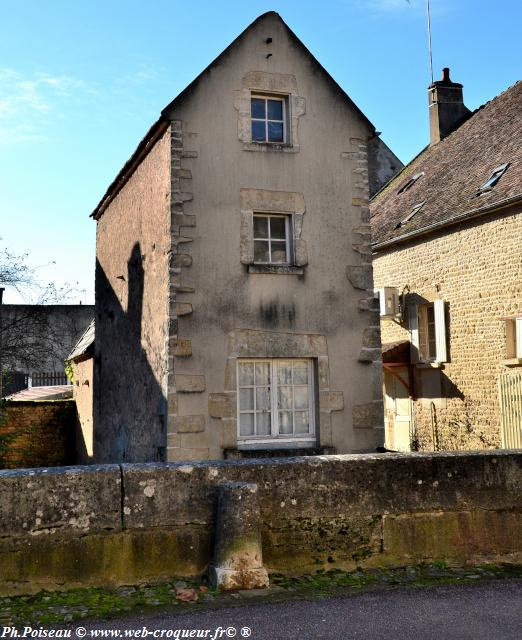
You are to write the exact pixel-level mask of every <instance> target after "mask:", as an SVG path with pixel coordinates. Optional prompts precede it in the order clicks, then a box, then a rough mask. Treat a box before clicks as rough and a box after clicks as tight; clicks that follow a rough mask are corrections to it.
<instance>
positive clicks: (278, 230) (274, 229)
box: [270, 218, 286, 240]
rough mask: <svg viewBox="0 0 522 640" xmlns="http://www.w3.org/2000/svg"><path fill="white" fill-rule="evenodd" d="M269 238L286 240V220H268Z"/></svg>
mask: <svg viewBox="0 0 522 640" xmlns="http://www.w3.org/2000/svg"><path fill="white" fill-rule="evenodd" d="M270 236H271V237H272V238H275V239H280V240H284V239H285V238H286V218H270Z"/></svg>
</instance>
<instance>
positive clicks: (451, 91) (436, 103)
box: [428, 67, 471, 146]
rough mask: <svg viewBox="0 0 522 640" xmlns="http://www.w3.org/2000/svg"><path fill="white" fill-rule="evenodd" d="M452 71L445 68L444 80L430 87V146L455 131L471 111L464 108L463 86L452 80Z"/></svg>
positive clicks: (443, 71) (443, 72)
mask: <svg viewBox="0 0 522 640" xmlns="http://www.w3.org/2000/svg"><path fill="white" fill-rule="evenodd" d="M449 72H450V70H449V69H448V67H444V69H443V70H442V80H437V81H436V82H434V83H433V84H432V85H431V86H429V87H428V104H429V110H430V146H433V145H434V144H437V142H440V141H441V140H442V139H443V138H445V137H446V136H448V135H449V134H450V133H451V132H452V131H455V129H457V127H459V126H460V125H461V124H462V123H463V122H464V120H466V119H467V116H468V115H469V114H470V113H471V111H470V110H469V109H468V108H467V107H465V106H464V99H463V97H462V85H461V84H459V83H458V82H452V81H451V80H450V73H449Z"/></svg>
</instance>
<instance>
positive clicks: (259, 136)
mask: <svg viewBox="0 0 522 640" xmlns="http://www.w3.org/2000/svg"><path fill="white" fill-rule="evenodd" d="M252 140H256V141H258V142H259V141H261V142H265V141H266V133H265V121H264V120H252Z"/></svg>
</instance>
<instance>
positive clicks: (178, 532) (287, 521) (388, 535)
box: [0, 451, 522, 594]
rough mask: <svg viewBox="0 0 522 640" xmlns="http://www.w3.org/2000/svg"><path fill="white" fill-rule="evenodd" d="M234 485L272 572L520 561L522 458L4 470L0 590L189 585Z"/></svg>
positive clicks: (521, 454) (496, 455)
mask: <svg viewBox="0 0 522 640" xmlns="http://www.w3.org/2000/svg"><path fill="white" fill-rule="evenodd" d="M230 482H232V483H237V482H240V483H254V484H256V485H257V487H258V495H259V505H260V519H261V531H262V553H263V564H264V566H265V567H266V568H267V569H268V571H269V573H270V572H271V571H276V572H284V573H289V574H291V573H296V574H305V573H313V572H315V571H317V570H318V569H332V568H340V569H348V570H349V569H354V568H355V567H357V566H362V567H389V566H403V565H408V564H418V563H420V562H432V561H435V560H445V561H446V562H449V563H465V562H468V561H474V562H482V561H490V562H514V563H522V451H509V452H507V451H488V452H474V453H433V454H404V455H396V454H394V455H390V454H375V455H373V454H366V455H343V456H317V457H313V456H310V457H305V458H287V459H270V460H268V459H258V460H253V461H247V460H241V461H209V462H197V463H192V462H191V463H170V464H159V463H155V464H152V463H151V464H132V465H131V464H128V465H127V464H124V465H103V466H98V467H95V466H92V467H67V468H60V469H32V470H24V471H20V470H19V471H1V472H0V532H1V535H0V566H1V567H2V571H1V572H0V594H15V593H26V592H31V591H38V590H40V589H43V588H45V589H63V588H72V587H75V586H87V585H121V584H139V583H143V582H151V581H152V582H153V581H162V580H169V579H171V578H173V577H178V576H179V577H196V576H199V575H201V574H203V573H205V572H206V571H207V570H208V567H209V564H210V563H211V561H212V553H213V541H214V539H215V530H214V529H215V513H216V504H217V499H218V488H219V486H220V485H222V484H224V483H230Z"/></svg>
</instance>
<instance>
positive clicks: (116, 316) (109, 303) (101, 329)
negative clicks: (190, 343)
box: [93, 243, 167, 463]
mask: <svg viewBox="0 0 522 640" xmlns="http://www.w3.org/2000/svg"><path fill="white" fill-rule="evenodd" d="M143 263H144V256H143V255H142V253H141V247H140V244H139V243H136V244H135V245H134V247H133V249H132V252H131V255H130V257H129V260H128V262H127V274H121V275H117V276H116V277H115V278H114V283H112V284H111V282H110V281H109V279H108V278H107V275H106V273H105V272H104V270H103V268H102V267H101V265H100V264H99V262H98V261H96V333H95V356H94V375H93V377H94V384H93V404H94V406H93V421H94V425H93V431H94V433H93V440H94V460H93V461H94V462H96V463H101V462H103V463H109V462H113V463H116V462H155V461H159V462H161V461H164V460H165V458H166V442H167V436H166V430H167V399H166V397H165V394H164V393H163V391H162V389H161V386H160V384H159V382H158V379H157V378H158V377H159V375H160V374H155V372H154V369H153V367H152V366H151V362H150V358H151V356H152V357H153V358H154V360H155V361H156V362H155V364H156V365H157V367H158V368H159V367H161V366H163V367H164V368H166V358H167V354H166V353H153V344H152V343H151V341H150V340H149V331H150V328H151V327H150V323H153V322H158V323H160V322H162V320H163V319H162V318H157V319H156V318H150V319H148V321H147V322H145V323H143V313H144V309H143V295H144V265H143ZM115 289H116V290H115ZM118 294H119V295H118ZM125 299H126V300H127V310H125V309H124V308H123V306H122V301H124V300H125ZM144 345H146V346H147V345H148V350H147V351H145V349H144ZM163 360H164V361H165V362H164V363H163Z"/></svg>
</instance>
